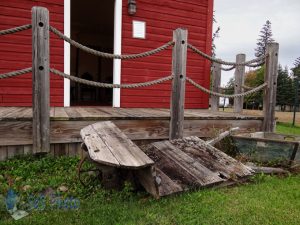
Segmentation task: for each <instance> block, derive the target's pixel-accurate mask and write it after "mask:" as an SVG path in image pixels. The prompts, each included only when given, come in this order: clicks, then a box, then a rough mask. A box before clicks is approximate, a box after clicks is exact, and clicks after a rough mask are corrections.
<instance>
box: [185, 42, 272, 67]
mask: <svg viewBox="0 0 300 225" xmlns="http://www.w3.org/2000/svg"><path fill="white" fill-rule="evenodd" d="M188 48H190V49H191V50H192V51H193V52H195V53H197V54H198V55H201V56H202V57H204V58H206V59H208V60H210V61H213V62H216V63H220V64H223V65H227V66H249V65H250V64H253V63H259V62H261V61H263V60H264V59H265V57H266V56H265V55H263V56H261V57H259V58H256V59H252V60H249V61H246V62H243V63H236V62H227V61H223V60H221V59H216V58H214V57H211V56H210V55H207V54H206V53H204V52H202V51H200V50H199V49H197V48H196V47H195V46H193V45H191V44H188Z"/></svg>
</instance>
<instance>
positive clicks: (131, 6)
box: [128, 0, 136, 16]
mask: <svg viewBox="0 0 300 225" xmlns="http://www.w3.org/2000/svg"><path fill="white" fill-rule="evenodd" d="M135 13H136V1H135V0H128V14H129V15H131V16H133V15H134V14H135Z"/></svg>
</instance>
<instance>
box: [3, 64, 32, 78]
mask: <svg viewBox="0 0 300 225" xmlns="http://www.w3.org/2000/svg"><path fill="white" fill-rule="evenodd" d="M30 72H32V67H30V68H26V69H22V70H16V71H12V72H9V73H3V74H0V79H5V78H9V77H15V76H19V75H22V74H25V73H30Z"/></svg>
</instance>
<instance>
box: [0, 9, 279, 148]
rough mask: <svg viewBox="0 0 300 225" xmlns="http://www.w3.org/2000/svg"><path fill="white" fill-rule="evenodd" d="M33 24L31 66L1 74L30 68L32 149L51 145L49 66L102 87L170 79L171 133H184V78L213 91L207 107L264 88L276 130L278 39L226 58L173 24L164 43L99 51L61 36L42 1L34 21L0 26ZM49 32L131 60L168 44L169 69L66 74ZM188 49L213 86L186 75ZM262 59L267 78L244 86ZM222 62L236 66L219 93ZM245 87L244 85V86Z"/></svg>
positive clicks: (269, 123)
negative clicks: (105, 79)
mask: <svg viewBox="0 0 300 225" xmlns="http://www.w3.org/2000/svg"><path fill="white" fill-rule="evenodd" d="M28 29H32V67H31V68H25V69H22V70H17V71H13V72H9V73H4V74H0V79H4V78H9V77H14V76H18V75H22V74H25V73H29V72H32V76H33V79H32V80H33V85H32V87H33V88H32V96H33V97H32V100H33V102H32V107H33V128H32V129H33V131H32V134H33V137H32V138H33V152H34V153H39V152H49V151H50V87H49V83H50V82H49V74H50V72H51V73H53V74H56V75H59V76H62V77H64V78H67V79H70V80H72V81H74V82H78V83H82V84H86V85H91V86H96V87H102V88H141V87H146V86H151V85H156V84H160V83H163V82H166V81H170V80H172V93H171V105H170V113H171V119H170V133H169V138H170V139H176V138H182V137H183V122H184V102H185V85H186V81H187V82H189V83H191V84H192V85H193V86H195V87H196V88H198V89H199V90H201V91H203V92H205V93H207V94H210V95H211V96H212V102H211V110H212V111H213V112H215V111H218V104H219V97H232V98H234V101H235V104H234V105H235V106H234V111H235V112H241V110H242V103H243V97H244V96H246V95H249V94H252V93H254V92H257V91H260V90H264V120H263V127H262V130H263V131H274V127H275V102H276V86H277V64H278V48H279V45H278V43H270V44H268V46H267V52H266V55H263V56H261V57H259V58H256V59H253V60H250V61H245V56H244V55H242V54H240V55H238V56H237V61H236V62H227V61H223V60H221V59H216V58H213V57H211V56H210V55H208V54H206V53H204V52H202V51H201V50H199V49H197V48H196V47H195V46H193V45H192V44H190V43H188V31H187V30H185V29H180V28H179V29H176V30H174V31H173V40H172V41H169V42H168V43H166V44H164V45H162V46H160V47H158V48H156V49H153V50H150V51H147V52H143V53H138V54H128V55H124V54H122V55H115V54H110V53H105V52H100V51H97V50H94V49H91V48H89V47H86V46H84V45H82V44H80V43H78V42H76V41H74V40H72V39H70V38H69V37H67V36H65V35H64V34H63V33H61V32H60V31H59V30H57V29H56V28H54V27H52V26H50V25H49V12H48V10H47V9H46V8H43V7H33V8H32V24H27V25H24V26H20V27H15V28H11V29H7V30H2V31H0V36H1V35H7V34H12V33H16V32H19V31H23V30H28ZM49 32H52V33H54V34H55V35H57V36H58V37H60V38H61V39H63V40H64V41H66V42H68V43H70V44H71V45H73V46H75V47H77V48H80V49H81V50H83V51H86V52H88V53H90V54H93V55H96V56H99V57H105V58H110V59H122V60H134V59H137V58H142V57H148V56H150V55H154V54H156V53H158V52H161V51H164V50H166V49H167V48H169V47H172V74H171V75H168V76H165V77H162V78H159V79H156V80H152V81H147V82H143V83H131V84H108V83H100V82H94V81H89V80H84V79H81V78H78V77H75V76H72V75H70V74H65V73H63V72H61V71H59V70H57V69H55V68H51V67H50V56H49V55H50V54H49ZM188 49H190V50H192V51H193V52H194V53H196V54H198V55H200V56H201V57H204V58H205V59H207V60H210V61H211V62H213V66H212V72H213V87H212V90H210V89H207V88H206V87H203V86H202V85H200V84H199V83H196V82H195V81H194V80H192V79H191V78H189V77H188V76H187V74H186V61H187V50H188ZM263 63H266V70H265V71H266V72H265V82H264V83H263V84H262V85H260V86H258V87H255V88H252V89H250V90H247V89H246V88H245V87H244V86H243V82H242V81H243V77H244V75H245V66H249V67H257V66H259V65H262V64H263ZM221 65H227V66H230V67H229V68H223V70H231V69H235V78H236V84H235V93H234V94H233V95H227V94H223V93H220V77H221V70H222V67H221ZM243 90H247V91H243Z"/></svg>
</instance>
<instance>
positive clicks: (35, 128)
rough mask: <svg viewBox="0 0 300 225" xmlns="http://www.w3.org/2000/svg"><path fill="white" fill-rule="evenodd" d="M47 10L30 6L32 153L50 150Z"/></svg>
mask: <svg viewBox="0 0 300 225" xmlns="http://www.w3.org/2000/svg"><path fill="white" fill-rule="evenodd" d="M49 83H50V81H49V12H48V10H47V9H46V8H43V7H33V8H32V90H33V93H32V110H33V121H32V135H33V153H40V152H50V103H49V101H50V100H49V92H50V91H49Z"/></svg>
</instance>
